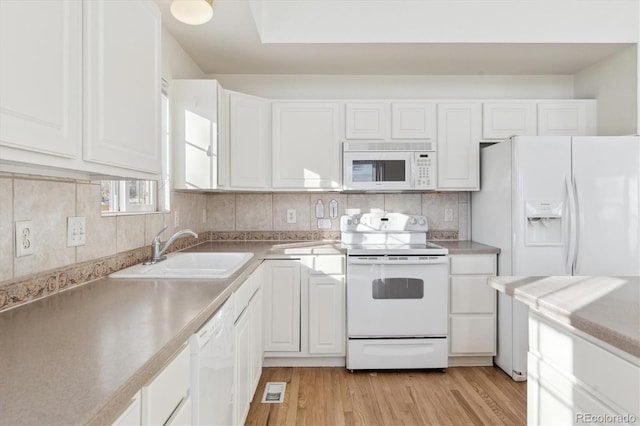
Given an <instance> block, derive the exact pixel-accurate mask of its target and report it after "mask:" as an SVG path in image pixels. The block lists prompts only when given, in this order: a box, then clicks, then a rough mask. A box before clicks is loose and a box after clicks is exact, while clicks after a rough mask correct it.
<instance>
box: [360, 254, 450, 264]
mask: <svg viewBox="0 0 640 426" xmlns="http://www.w3.org/2000/svg"><path fill="white" fill-rule="evenodd" d="M347 264H349V265H398V266H402V265H441V264H445V265H446V264H449V256H380V257H372V256H348V258H347Z"/></svg>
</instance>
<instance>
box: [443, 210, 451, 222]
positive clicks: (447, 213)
mask: <svg viewBox="0 0 640 426" xmlns="http://www.w3.org/2000/svg"><path fill="white" fill-rule="evenodd" d="M444 221H445V222H453V209H451V208H446V209H444Z"/></svg>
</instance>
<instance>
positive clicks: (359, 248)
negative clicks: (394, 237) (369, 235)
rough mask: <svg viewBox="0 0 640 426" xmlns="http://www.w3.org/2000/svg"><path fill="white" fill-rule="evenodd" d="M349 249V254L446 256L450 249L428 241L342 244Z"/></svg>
mask: <svg viewBox="0 0 640 426" xmlns="http://www.w3.org/2000/svg"><path fill="white" fill-rule="evenodd" d="M342 247H343V248H344V249H346V250H347V255H349V256H352V255H356V256H361V255H372V256H384V255H407V256H412V255H431V256H445V255H447V254H449V250H448V249H446V248H444V247H440V246H438V245H436V244H433V243H430V242H427V243H424V244H344V243H343V244H342Z"/></svg>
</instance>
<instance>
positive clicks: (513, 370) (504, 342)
mask: <svg viewBox="0 0 640 426" xmlns="http://www.w3.org/2000/svg"><path fill="white" fill-rule="evenodd" d="M480 167H481V169H480V170H481V171H480V191H479V192H474V193H473V194H472V196H471V218H472V219H471V221H472V224H471V236H472V239H473V240H474V241H477V242H480V243H484V244H489V245H492V246H495V247H498V248H500V254H499V255H498V275H512V276H548V275H618V276H622V275H640V217H639V211H640V178H639V171H638V170H639V168H640V137H638V136H611V137H605V136H597V137H596V136H584V137H571V136H514V137H512V138H510V139H508V140H506V141H504V142H500V143H497V144H494V145H490V146H487V147H485V148H483V149H482V150H481V153H480ZM527 316H528V308H527V307H526V306H525V305H524V304H522V303H520V302H517V301H515V300H513V298H512V297H509V296H506V295H504V294H502V293H499V295H498V350H497V355H496V357H495V358H494V362H495V364H496V365H498V366H499V367H500V368H502V369H503V370H504V371H505V372H506V373H507V374H509V375H510V376H511V377H512V378H513V379H514V380H526V373H527V350H528V329H527V326H528V325H527Z"/></svg>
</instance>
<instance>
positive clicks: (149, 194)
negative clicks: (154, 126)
mask: <svg viewBox="0 0 640 426" xmlns="http://www.w3.org/2000/svg"><path fill="white" fill-rule="evenodd" d="M160 102H161V104H160V113H161V120H160V121H161V126H162V129H161V131H160V138H161V144H162V175H161V178H160V181H159V182H156V181H153V180H103V181H102V182H101V197H100V208H101V210H102V213H103V214H104V213H135V212H154V211H158V210H164V211H168V210H170V205H169V195H170V192H171V187H170V185H169V182H170V174H169V158H170V156H169V131H170V127H169V96H168V84H167V82H166V80H164V79H163V80H162V96H161V101H160Z"/></svg>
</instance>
